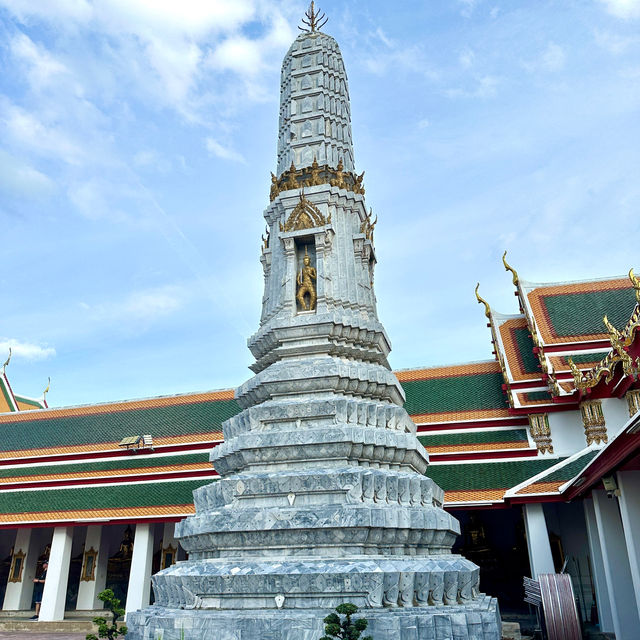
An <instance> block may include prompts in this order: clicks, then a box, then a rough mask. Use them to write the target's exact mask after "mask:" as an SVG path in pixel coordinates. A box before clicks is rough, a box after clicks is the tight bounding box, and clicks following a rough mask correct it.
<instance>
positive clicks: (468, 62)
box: [458, 47, 476, 69]
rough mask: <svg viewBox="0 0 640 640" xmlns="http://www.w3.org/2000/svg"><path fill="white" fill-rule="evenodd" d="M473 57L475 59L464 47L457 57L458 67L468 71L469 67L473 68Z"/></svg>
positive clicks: (470, 51) (469, 50)
mask: <svg viewBox="0 0 640 640" xmlns="http://www.w3.org/2000/svg"><path fill="white" fill-rule="evenodd" d="M475 57H476V55H475V53H474V52H473V51H472V50H471V49H469V48H468V47H466V48H465V49H463V50H462V51H461V52H460V55H459V56H458V60H459V61H460V65H461V66H462V67H463V68H465V69H468V68H469V67H471V66H473V63H474V62H475Z"/></svg>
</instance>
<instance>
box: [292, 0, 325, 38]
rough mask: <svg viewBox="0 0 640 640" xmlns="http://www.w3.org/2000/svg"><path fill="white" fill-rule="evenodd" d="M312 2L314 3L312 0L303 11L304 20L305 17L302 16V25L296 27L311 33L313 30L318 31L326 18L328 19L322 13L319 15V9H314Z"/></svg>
mask: <svg viewBox="0 0 640 640" xmlns="http://www.w3.org/2000/svg"><path fill="white" fill-rule="evenodd" d="M314 4H315V3H314V2H313V0H312V1H311V4H310V5H309V8H308V9H307V10H306V11H305V12H304V15H305V18H306V20H305V18H302V24H303V25H304V27H298V29H300V31H306V32H310V33H313V32H314V31H320V29H322V27H324V25H325V24H327V20H329V18H327V17H326V16H325V14H324V13H323V14H322V15H321V14H320V11H316V10H315V6H314Z"/></svg>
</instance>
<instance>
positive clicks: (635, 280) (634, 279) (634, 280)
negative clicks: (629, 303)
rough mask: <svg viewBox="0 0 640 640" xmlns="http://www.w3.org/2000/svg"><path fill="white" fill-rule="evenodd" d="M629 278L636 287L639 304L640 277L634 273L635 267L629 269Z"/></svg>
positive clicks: (639, 302)
mask: <svg viewBox="0 0 640 640" xmlns="http://www.w3.org/2000/svg"><path fill="white" fill-rule="evenodd" d="M629 280H631V284H632V285H633V288H634V289H635V292H636V300H637V301H638V304H640V278H638V277H637V276H636V275H635V273H633V269H629Z"/></svg>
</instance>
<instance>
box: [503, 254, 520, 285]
mask: <svg viewBox="0 0 640 640" xmlns="http://www.w3.org/2000/svg"><path fill="white" fill-rule="evenodd" d="M506 257H507V252H506V251H505V252H504V253H503V254H502V264H503V265H504V268H505V270H506V271H511V273H512V274H513V284H514V285H515V286H516V287H517V286H518V272H517V271H516V270H515V269H514V268H513V267H512V266H511V265H510V264H509V263H508V262H507V261H506V259H505V258H506Z"/></svg>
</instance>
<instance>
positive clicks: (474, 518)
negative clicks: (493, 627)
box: [447, 506, 531, 614]
mask: <svg viewBox="0 0 640 640" xmlns="http://www.w3.org/2000/svg"><path fill="white" fill-rule="evenodd" d="M447 511H449V512H450V513H451V514H452V515H453V516H455V517H456V518H457V519H458V520H459V521H460V529H461V535H460V536H459V538H458V540H457V541H456V544H455V545H454V546H453V552H454V553H460V554H461V555H463V556H465V557H466V558H468V559H469V560H471V561H472V562H475V563H476V564H477V565H478V566H479V567H480V589H481V590H482V591H483V592H484V593H487V594H489V595H491V596H495V597H496V598H498V602H499V604H500V610H501V611H502V612H505V613H525V614H526V613H528V612H529V607H528V605H526V604H525V602H524V601H523V598H524V588H523V586H522V578H523V576H530V575H531V573H530V568H529V554H528V552H527V540H526V537H525V529H524V520H523V517H522V508H521V507H519V506H518V507H510V508H508V509H475V510H472V509H469V510H467V509H464V510H463V509H447Z"/></svg>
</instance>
